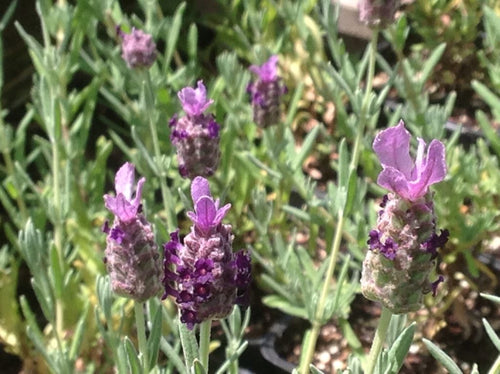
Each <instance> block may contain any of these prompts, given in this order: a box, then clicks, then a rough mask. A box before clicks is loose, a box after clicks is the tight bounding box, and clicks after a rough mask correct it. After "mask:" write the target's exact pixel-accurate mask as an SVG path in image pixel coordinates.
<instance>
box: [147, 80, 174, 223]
mask: <svg viewBox="0 0 500 374" xmlns="http://www.w3.org/2000/svg"><path fill="white" fill-rule="evenodd" d="M154 98H155V95H154V89H153V84H152V82H151V77H150V75H149V71H145V72H144V100H145V104H146V105H145V109H146V115H147V116H148V124H149V130H150V133H151V139H152V141H153V152H154V162H155V170H153V171H154V173H155V174H156V176H157V177H158V179H159V183H160V190H161V196H162V200H163V206H164V209H165V214H166V215H167V229H168V232H173V231H174V230H175V229H176V227H177V218H176V216H175V206H174V204H173V201H174V200H173V198H172V194H171V192H170V189H169V188H168V186H167V183H166V173H165V168H164V166H163V164H162V162H161V160H162V157H161V150H160V142H159V139H158V130H157V128H156V123H155V118H154V113H155V101H154V100H155V99H154Z"/></svg>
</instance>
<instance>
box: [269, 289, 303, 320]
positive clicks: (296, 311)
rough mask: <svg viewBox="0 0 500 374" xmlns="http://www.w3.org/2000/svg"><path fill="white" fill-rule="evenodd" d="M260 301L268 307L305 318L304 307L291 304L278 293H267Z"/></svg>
mask: <svg viewBox="0 0 500 374" xmlns="http://www.w3.org/2000/svg"><path fill="white" fill-rule="evenodd" d="M262 302H263V303H264V304H265V305H267V306H268V307H270V308H276V309H279V310H281V311H282V312H284V313H286V314H290V315H292V316H296V317H300V318H304V319H307V317H308V316H307V311H306V309H304V308H302V307H300V306H298V305H294V304H291V303H290V302H289V301H288V300H287V299H285V298H283V297H281V296H278V295H268V296H264V297H263V298H262Z"/></svg>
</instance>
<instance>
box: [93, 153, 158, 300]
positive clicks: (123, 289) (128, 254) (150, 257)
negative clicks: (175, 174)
mask: <svg viewBox="0 0 500 374" xmlns="http://www.w3.org/2000/svg"><path fill="white" fill-rule="evenodd" d="M144 182H145V179H144V178H141V179H140V180H139V182H138V183H137V189H136V193H135V196H133V192H134V184H135V171H134V165H132V164H131V163H128V162H127V163H125V164H124V165H123V166H122V167H121V168H120V169H119V170H118V172H117V173H116V176H115V190H116V197H113V196H111V195H104V201H105V205H106V207H107V208H108V209H109V210H110V211H111V212H112V213H113V214H114V215H115V219H114V222H113V226H112V227H109V224H108V223H107V222H106V223H105V225H104V227H103V231H104V232H105V233H106V234H107V238H106V250H105V256H106V257H105V263H106V268H107V270H108V273H109V276H110V278H111V288H112V290H113V291H114V292H115V293H116V294H118V295H121V296H124V297H129V298H132V299H134V300H137V301H144V300H147V299H149V298H150V297H152V296H155V295H156V294H158V292H159V290H160V288H161V283H160V274H161V266H160V261H159V253H158V251H157V246H156V243H155V240H154V234H153V230H152V228H151V224H150V223H149V222H148V221H147V220H146V218H145V217H144V215H143V214H142V213H141V203H140V200H141V195H142V186H143V184H144Z"/></svg>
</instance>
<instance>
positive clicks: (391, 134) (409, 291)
mask: <svg viewBox="0 0 500 374" xmlns="http://www.w3.org/2000/svg"><path fill="white" fill-rule="evenodd" d="M418 143H419V146H418V150H417V156H416V159H415V161H414V160H413V159H412V158H411V156H410V134H409V132H408V131H407V130H406V129H405V128H404V123H403V122H402V121H401V122H400V123H399V125H398V126H395V127H391V128H388V129H386V130H384V131H382V132H380V133H379V134H378V135H377V136H376V138H375V140H374V142H373V149H374V150H375V152H376V154H377V156H378V157H379V159H380V162H381V164H382V167H383V170H382V171H381V172H380V174H379V177H378V180H377V182H378V184H380V185H381V186H382V187H385V188H387V189H389V190H390V191H392V192H390V193H388V194H387V195H386V196H384V199H383V202H382V204H381V208H382V210H381V211H380V212H379V214H378V219H377V227H376V229H374V230H371V231H370V233H369V239H368V241H367V244H368V248H369V251H368V252H367V254H366V258H365V260H364V261H363V271H362V275H361V291H362V292H363V295H365V297H367V298H368V299H370V300H374V301H379V302H381V303H382V305H384V307H386V308H387V309H389V310H390V311H391V312H393V313H396V314H399V313H406V312H410V311H415V310H418V309H419V308H420V307H421V306H422V297H423V294H424V293H428V292H431V291H432V293H433V294H435V293H436V289H437V285H438V284H439V283H440V282H441V281H442V280H443V278H442V277H439V278H438V280H437V281H435V282H430V281H429V279H428V277H429V275H430V273H431V272H432V270H433V269H434V268H435V261H434V259H435V258H436V256H437V249H438V248H440V247H443V246H444V245H445V244H446V241H447V240H448V235H449V234H448V231H447V230H443V231H441V232H440V233H439V234H438V233H437V229H436V217H435V214H434V204H433V194H432V192H430V191H429V186H430V185H432V184H434V183H437V182H440V181H441V180H443V179H444V177H445V175H446V163H445V155H444V145H443V144H442V143H441V142H440V141H438V140H433V141H432V142H431V143H430V146H429V148H428V151H427V155H424V151H425V143H424V141H423V140H422V139H418Z"/></svg>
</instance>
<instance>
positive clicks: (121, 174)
mask: <svg viewBox="0 0 500 374" xmlns="http://www.w3.org/2000/svg"><path fill="white" fill-rule="evenodd" d="M134 182H135V167H134V165H133V164H131V163H130V162H126V163H124V164H123V165H122V167H120V169H119V170H118V172H117V173H116V175H115V190H116V195H119V194H123V196H125V198H126V199H127V200H131V199H132V192H133V190H134Z"/></svg>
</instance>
